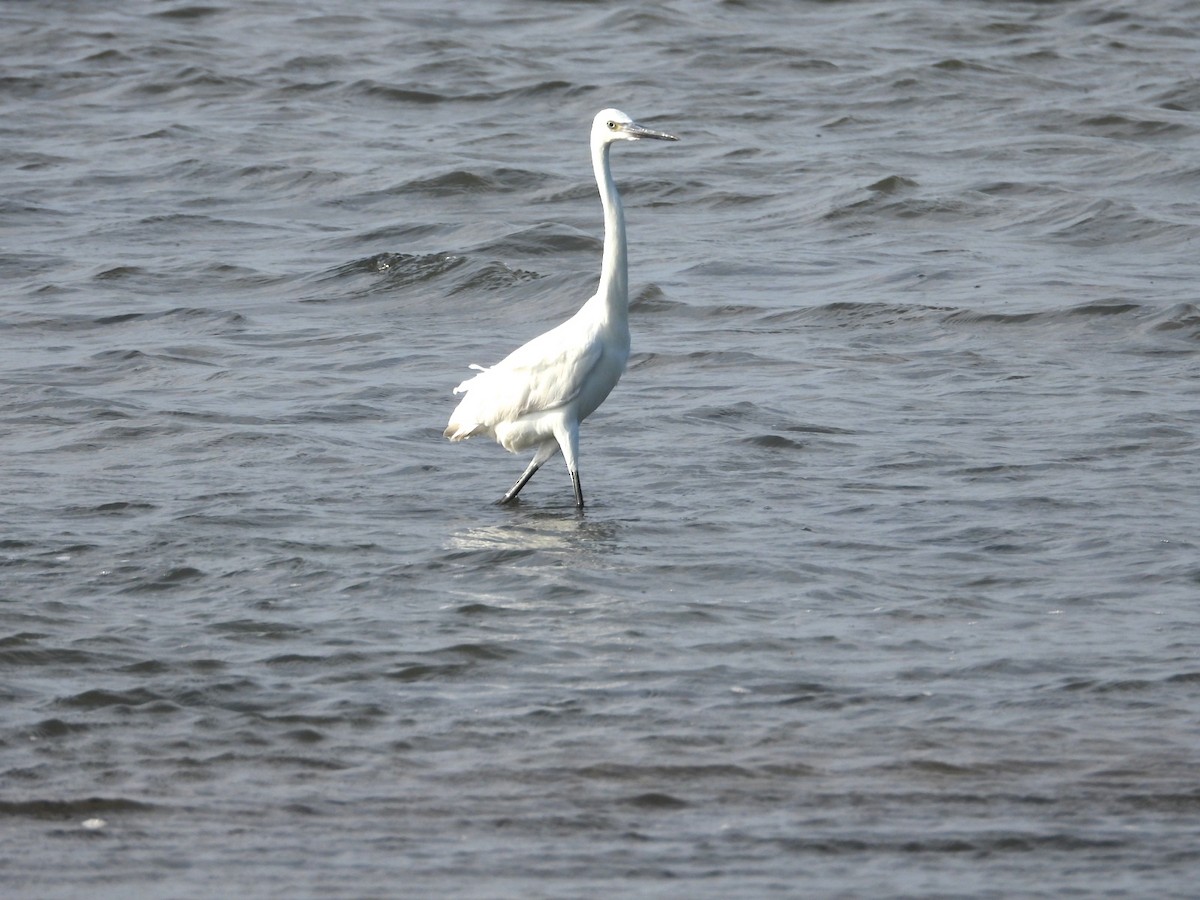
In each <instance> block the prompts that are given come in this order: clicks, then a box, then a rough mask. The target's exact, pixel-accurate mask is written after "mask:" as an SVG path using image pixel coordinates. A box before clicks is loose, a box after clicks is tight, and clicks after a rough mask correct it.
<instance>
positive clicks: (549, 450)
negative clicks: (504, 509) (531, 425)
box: [496, 441, 558, 504]
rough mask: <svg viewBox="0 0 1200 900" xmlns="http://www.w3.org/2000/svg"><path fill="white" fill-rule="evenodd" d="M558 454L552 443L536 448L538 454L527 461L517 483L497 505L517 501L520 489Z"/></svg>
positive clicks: (556, 447)
mask: <svg viewBox="0 0 1200 900" xmlns="http://www.w3.org/2000/svg"><path fill="white" fill-rule="evenodd" d="M557 452H558V445H557V444H556V443H554V441H548V442H547V443H545V444H542V445H541V446H540V447H538V452H537V453H536V454H534V457H533V459H531V460H530V461H529V465H528V466H527V467H526V469H525V471H524V472H523V473H522V475H521V477H520V478H518V479H517V483H516V484H514V485H513V486H512V487H510V488H509V489H508V493H506V494H505V495H504V496H503V497H501V498H500V499H499V500H497V501H496V503H498V504H504V503H512V502H513V501H514V500H516V499H517V494H519V493H521V488H523V487H525V485H527V484H529V479H530V478H532V477H533V473H534V472H536V471H537V470H538V469H540V468H541V467H542V464H543V463H544V462H545V461H546V460H548V459H549V458H550V457H552V456H553V455H554V454H555V453H557Z"/></svg>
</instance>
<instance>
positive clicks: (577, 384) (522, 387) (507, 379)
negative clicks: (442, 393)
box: [446, 323, 604, 440]
mask: <svg viewBox="0 0 1200 900" xmlns="http://www.w3.org/2000/svg"><path fill="white" fill-rule="evenodd" d="M567 324H569V323H564V325H567ZM564 331H565V329H564V328H563V326H560V327H559V328H555V329H552V330H550V331H548V332H546V333H545V334H542V335H539V336H538V337H536V338H534V339H533V340H531V341H529V342H528V343H527V344H523V345H522V346H520V347H518V348H517V349H516V350H514V351H513V352H512V353H510V354H509V355H508V356H506V357H505V358H504V359H502V360H501V361H500V362H498V363H496V365H494V366H492V367H491V368H490V369H484V370H482V371H481V372H480V373H479V374H478V375H475V376H474V377H472V378H468V379H467V380H466V381H464V382H463V383H462V384H460V385H459V386H458V387H457V388H455V389H454V392H455V393H456V394H461V393H466V396H465V397H463V399H462V401H461V402H460V403H459V404H458V407H457V408H456V409H455V410H454V413H453V415H451V417H450V424H449V425H448V426H447V428H446V436H447V437H449V438H450V439H451V440H462V439H463V438H465V437H470V436H471V435H472V434H478V433H480V432H481V431H486V430H489V429H491V428H493V427H494V426H496V425H497V424H498V423H500V422H511V421H514V420H516V419H518V418H520V417H521V416H524V415H527V414H529V413H532V412H539V411H541V410H547V409H554V408H556V407H559V406H562V405H563V404H564V403H570V402H571V401H572V400H573V399H575V397H577V396H578V395H579V392H580V391H581V390H582V389H583V385H584V383H585V382H586V380H587V376H588V373H589V372H591V371H592V369H593V368H595V366H596V364H597V363H598V362H599V361H600V357H601V355H602V354H603V352H604V350H603V346H602V344H601V343H600V341H597V340H591V341H582V342H581V341H579V339H578V337H577V336H576V337H575V339H573V340H572V339H569V338H568V336H567V334H565V333H564Z"/></svg>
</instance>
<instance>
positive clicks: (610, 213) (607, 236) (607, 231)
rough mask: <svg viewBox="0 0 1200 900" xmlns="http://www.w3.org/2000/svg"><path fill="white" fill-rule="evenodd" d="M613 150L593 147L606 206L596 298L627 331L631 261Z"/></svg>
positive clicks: (603, 145) (608, 315) (594, 165)
mask: <svg viewBox="0 0 1200 900" xmlns="http://www.w3.org/2000/svg"><path fill="white" fill-rule="evenodd" d="M611 146H612V145H611V144H609V143H607V142H605V143H600V142H596V143H594V144H593V145H592V169H593V170H594V171H595V173H596V185H597V186H598V187H599V188H600V202H601V203H602V204H603V205H604V258H603V261H602V262H601V264H600V287H599V288H598V289H597V291H596V297H597V299H598V300H599V301H600V302H601V303H602V304H603V305H604V310H605V315H606V318H607V319H608V321H609V322H610V323H612V324H614V325H618V326H624V327H626V328H627V327H628V322H629V258H628V255H627V253H626V249H625V212H624V210H622V208H621V196H620V195H619V194H618V193H617V186H616V184H614V183H613V177H612V172H611V171H610V169H609V166H608V151H609V148H610V147H611Z"/></svg>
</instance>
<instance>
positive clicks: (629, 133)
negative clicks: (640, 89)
mask: <svg viewBox="0 0 1200 900" xmlns="http://www.w3.org/2000/svg"><path fill="white" fill-rule="evenodd" d="M642 138H654V139H655V140H659V141H677V140H679V138H677V137H675V135H673V134H667V133H666V132H665V131H654V130H653V129H651V128H645V127H643V126H641V125H639V124H638V123H637V122H635V121H633V119H631V118H629V116H627V115H625V113H623V112H621V111H620V110H619V109H602V110H600V112H598V113H596V118H594V119H593V120H592V140H593V141H596V142H599V143H601V144H611V143H612V142H613V141H640V140H641V139H642Z"/></svg>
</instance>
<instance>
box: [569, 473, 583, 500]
mask: <svg viewBox="0 0 1200 900" xmlns="http://www.w3.org/2000/svg"><path fill="white" fill-rule="evenodd" d="M571 486H572V487H574V488H575V505H576V506H577V507H579V508H580V509H583V488H582V487H581V486H580V484H579V473H578V472H572V473H571Z"/></svg>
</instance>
